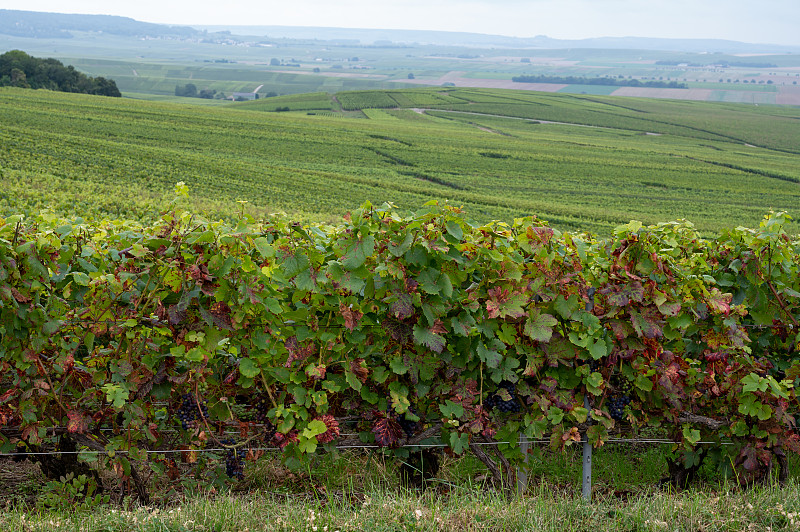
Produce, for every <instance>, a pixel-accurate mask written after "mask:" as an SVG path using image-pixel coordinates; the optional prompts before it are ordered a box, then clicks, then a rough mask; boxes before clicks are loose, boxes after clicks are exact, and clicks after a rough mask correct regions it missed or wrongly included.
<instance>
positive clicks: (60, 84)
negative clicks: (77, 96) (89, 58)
mask: <svg viewBox="0 0 800 532" xmlns="http://www.w3.org/2000/svg"><path fill="white" fill-rule="evenodd" d="M0 86H2V87H7V86H12V87H21V88H26V89H48V90H53V91H60V92H78V93H82V94H97V95H100V96H115V97H120V96H122V94H121V93H120V91H119V89H118V88H117V84H116V83H115V82H114V80H112V79H106V78H104V77H100V76H98V77H96V78H93V77H90V76H87V75H86V74H84V73H83V72H79V71H77V70H75V67H73V66H72V65H69V66H64V64H63V63H62V62H61V61H58V60H57V59H52V58H48V59H40V58H38V57H33V56H30V55H28V54H26V53H25V52H23V51H21V50H11V51H10V52H6V53H4V54H2V55H0Z"/></svg>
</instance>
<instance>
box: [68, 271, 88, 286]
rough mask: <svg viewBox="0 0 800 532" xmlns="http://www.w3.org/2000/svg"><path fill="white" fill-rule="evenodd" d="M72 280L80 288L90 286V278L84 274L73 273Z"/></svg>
mask: <svg viewBox="0 0 800 532" xmlns="http://www.w3.org/2000/svg"><path fill="white" fill-rule="evenodd" d="M71 275H72V280H73V281H75V284H77V285H80V286H89V281H90V279H89V276H88V275H86V274H85V273H83V272H72V274H71Z"/></svg>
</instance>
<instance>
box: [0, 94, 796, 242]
mask: <svg viewBox="0 0 800 532" xmlns="http://www.w3.org/2000/svg"><path fill="white" fill-rule="evenodd" d="M278 108H280V109H283V111H282V112H274V111H275V109H278ZM287 108H288V109H289V111H286V110H285V109H287ZM490 115H505V116H490ZM798 119H800V110H798V109H795V108H784V107H746V106H734V105H723V104H707V103H700V102H670V101H653V100H643V99H622V98H612V99H609V98H602V97H594V96H572V95H563V94H537V93H527V92H514V91H486V90H475V89H453V90H442V89H435V90H434V89H413V90H403V91H373V92H355V93H339V94H338V95H336V96H335V97H330V96H328V95H326V94H324V93H320V94H315V95H308V96H293V97H287V98H281V97H279V98H269V99H267V100H259V101H257V102H249V103H246V104H234V105H232V106H230V107H223V108H218V107H198V106H189V105H179V104H172V103H157V102H146V101H133V100H119V99H116V100H112V99H106V98H97V97H91V96H81V95H69V94H59V93H51V92H44V91H26V90H21V89H13V88H4V89H0V121H2V123H3V124H5V126H4V128H3V130H2V131H0V146H2V147H1V148H0V168H2V173H1V174H0V190H2V191H3V192H2V193H0V213H2V214H4V215H7V214H10V213H15V212H20V211H23V212H25V211H27V212H31V211H34V210H37V209H40V208H42V207H51V208H53V209H54V210H56V211H58V212H61V213H65V214H71V215H75V214H79V215H81V216H84V217H86V216H102V215H106V216H107V215H109V214H110V215H112V216H122V217H148V216H152V215H153V214H154V213H155V211H156V210H157V209H158V208H160V207H162V206H163V205H164V201H165V200H164V198H165V197H167V196H169V195H171V194H170V193H171V190H172V188H173V186H174V184H175V183H176V182H177V181H185V182H186V183H187V184H188V185H189V187H190V190H191V201H192V202H193V204H194V207H195V208H198V209H201V210H204V211H206V212H208V213H210V214H211V215H213V216H225V217H229V218H232V217H235V216H236V215H237V214H236V213H238V212H239V211H240V210H241V209H244V210H245V211H246V212H249V213H250V214H253V215H255V216H261V215H263V214H264V213H267V212H274V211H278V210H283V211H287V212H290V213H293V214H294V215H295V216H296V217H298V218H301V219H306V220H332V219H334V218H335V217H336V216H337V215H339V214H340V213H342V212H345V211H347V210H349V209H353V208H355V207H357V206H358V205H359V204H361V203H363V202H364V201H366V200H369V201H372V202H373V203H378V204H379V203H382V202H384V201H391V202H394V203H395V204H397V205H398V206H399V207H401V208H413V207H417V206H419V205H421V204H422V203H424V202H426V201H428V200H430V199H439V200H443V201H449V202H450V203H453V204H457V205H463V206H464V207H465V208H466V209H467V212H468V213H469V215H470V216H471V217H473V218H475V219H478V220H487V219H501V220H511V219H512V218H513V217H517V216H522V215H530V214H536V215H538V216H539V217H541V218H544V219H546V220H550V221H551V222H552V223H553V225H555V226H557V227H560V228H563V229H580V230H590V231H595V232H601V233H606V234H607V233H609V232H610V229H611V228H612V227H613V226H615V225H617V224H620V223H625V222H627V221H629V220H631V219H639V220H642V221H644V222H647V223H655V222H659V221H665V220H672V219H675V218H680V217H685V218H688V219H691V220H692V221H694V222H695V223H696V224H697V225H698V227H700V228H701V229H702V230H704V231H718V230H721V229H722V228H723V227H732V226H736V225H740V224H741V225H751V226H753V225H757V223H758V220H759V219H760V218H761V216H762V215H763V214H764V213H765V212H767V211H768V210H769V209H771V208H774V209H788V210H790V211H795V210H796V209H797V206H798V205H800V185H798V182H800V170H799V169H800V164H798V163H799V162H800V154H798V151H800V148H798V146H797V145H796V142H794V140H793V139H797V138H800V120H798ZM552 122H561V123H552ZM587 126H591V127H587ZM238 200H244V201H247V202H248V203H247V204H245V206H244V207H242V206H241V205H240V204H238V203H237V201H238ZM791 229H792V230H794V231H797V227H796V226H793V227H792V228H791Z"/></svg>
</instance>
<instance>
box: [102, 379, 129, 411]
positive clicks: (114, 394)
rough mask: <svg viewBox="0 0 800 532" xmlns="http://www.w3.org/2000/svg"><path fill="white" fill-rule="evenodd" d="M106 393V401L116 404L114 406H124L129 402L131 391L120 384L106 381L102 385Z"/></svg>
mask: <svg viewBox="0 0 800 532" xmlns="http://www.w3.org/2000/svg"><path fill="white" fill-rule="evenodd" d="M102 389H103V391H104V392H105V394H106V401H108V402H109V403H111V404H112V405H114V408H122V407H123V406H125V403H127V402H128V398H129V397H130V391H128V389H127V388H124V387H123V386H122V385H120V384H114V383H110V382H109V383H106V384H104V385H103V387H102Z"/></svg>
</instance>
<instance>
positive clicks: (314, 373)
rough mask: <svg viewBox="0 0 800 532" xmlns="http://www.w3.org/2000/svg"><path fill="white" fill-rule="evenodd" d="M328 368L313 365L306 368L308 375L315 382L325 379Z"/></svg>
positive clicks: (322, 365) (321, 365)
mask: <svg viewBox="0 0 800 532" xmlns="http://www.w3.org/2000/svg"><path fill="white" fill-rule="evenodd" d="M326 370H327V368H326V366H325V365H324V364H320V365H318V366H317V365H315V364H312V365H310V366H308V367H307V368H306V375H308V376H309V377H310V378H312V379H314V380H315V381H321V380H322V379H324V378H325V373H326Z"/></svg>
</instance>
